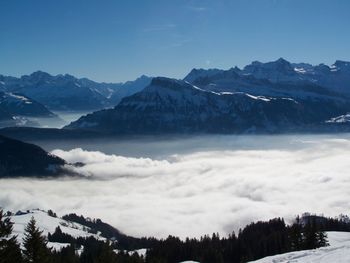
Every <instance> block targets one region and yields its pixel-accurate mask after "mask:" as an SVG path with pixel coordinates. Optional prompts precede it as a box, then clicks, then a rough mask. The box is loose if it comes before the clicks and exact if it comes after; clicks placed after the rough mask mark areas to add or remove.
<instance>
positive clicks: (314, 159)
mask: <svg viewBox="0 0 350 263" xmlns="http://www.w3.org/2000/svg"><path fill="white" fill-rule="evenodd" d="M276 137H277V136H276ZM276 137H257V138H256V139H257V140H259V142H258V143H257V144H259V147H256V149H254V147H253V145H250V147H246V148H237V149H230V150H228V149H224V150H220V149H217V148H216V149H206V150H203V151H196V152H187V153H181V154H174V153H171V154H170V155H169V156H167V157H164V159H153V158H136V157H123V156H118V155H112V154H111V155H107V154H104V153H102V152H99V151H85V150H82V149H80V148H77V149H73V150H70V151H63V150H54V151H53V153H54V154H56V155H58V156H60V157H62V158H64V159H66V160H67V161H68V162H84V163H86V165H85V166H84V167H81V168H76V169H77V171H78V172H80V173H81V174H83V175H85V176H86V177H87V179H67V178H66V179H57V180H39V179H2V180H0V206H3V207H4V208H5V209H11V210H17V209H27V208H42V209H49V208H50V209H53V210H54V211H56V212H57V213H58V214H60V215H63V214H64V213H71V212H75V213H78V214H83V215H85V216H91V217H99V218H101V219H102V220H104V221H106V222H108V223H110V224H112V225H114V226H115V227H117V228H119V229H120V230H121V231H123V232H125V233H127V234H130V235H134V236H144V235H146V236H157V237H165V236H167V235H169V234H172V235H179V236H181V237H184V236H200V235H203V234H206V233H212V232H219V233H221V234H224V235H225V234H228V233H230V232H231V231H232V230H235V231H237V229H238V228H239V227H242V226H244V225H245V224H247V223H250V222H251V221H256V220H265V219H270V218H273V217H278V216H283V217H285V218H286V219H291V218H293V216H294V215H296V214H300V213H303V212H306V211H310V212H315V213H324V214H325V215H330V216H336V215H338V214H340V213H350V202H349V200H350V190H349V189H350V174H349V171H350V140H349V138H348V137H342V138H339V139H337V138H335V137H334V138H332V137H323V136H314V137H312V136H308V137H307V140H306V139H305V138H303V137H300V138H297V140H295V137H294V138H293V140H292V139H291V138H288V137H286V138H285V139H283V140H280V139H279V143H280V144H281V147H280V148H278V147H276V140H277V139H276ZM310 138H313V139H310ZM229 139H230V137H227V140H229ZM262 139H263V140H264V141H263V143H266V146H267V147H266V148H265V149H264V147H261V145H262V142H261V140H262ZM228 143H229V142H228ZM272 144H273V145H274V147H268V146H269V145H272ZM288 145H291V146H290V147H289V146H288Z"/></svg>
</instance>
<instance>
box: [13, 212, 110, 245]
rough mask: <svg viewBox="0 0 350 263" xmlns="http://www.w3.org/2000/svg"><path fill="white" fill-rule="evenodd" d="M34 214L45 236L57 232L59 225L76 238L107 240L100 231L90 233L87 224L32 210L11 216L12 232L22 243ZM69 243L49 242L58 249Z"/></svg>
mask: <svg viewBox="0 0 350 263" xmlns="http://www.w3.org/2000/svg"><path fill="white" fill-rule="evenodd" d="M32 216H33V217H34V218H35V220H36V224H37V227H39V229H40V230H42V231H43V234H44V235H45V236H47V235H48V233H51V234H53V233H54V232H55V229H56V227H58V226H59V227H60V228H61V230H62V232H63V233H66V234H69V235H71V236H72V237H74V238H77V237H89V236H93V237H94V238H96V239H98V240H105V238H104V237H102V236H101V235H100V233H97V234H93V233H90V232H89V231H90V228H89V227H87V226H83V225H81V224H78V223H75V222H71V221H68V220H64V219H62V218H59V217H52V216H49V215H48V213H47V212H45V211H42V210H30V211H29V212H25V214H18V215H13V216H10V217H11V222H13V223H14V225H13V232H12V233H13V234H14V235H16V236H17V240H18V242H19V243H22V241H23V238H24V229H25V227H26V225H27V224H28V222H29V221H30V219H31V218H32ZM68 245H69V244H64V243H55V242H49V243H48V247H52V248H53V249H56V250H59V249H60V248H62V247H64V246H68Z"/></svg>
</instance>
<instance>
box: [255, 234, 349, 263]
mask: <svg viewBox="0 0 350 263" xmlns="http://www.w3.org/2000/svg"><path fill="white" fill-rule="evenodd" d="M327 234H328V240H329V244H330V246H328V247H323V248H319V249H313V250H303V251H297V252H290V253H286V254H280V255H276V256H271V257H266V258H263V259H259V260H256V261H251V262H254V263H271V262H273V263H333V262H337V263H348V262H350V233H349V232H327Z"/></svg>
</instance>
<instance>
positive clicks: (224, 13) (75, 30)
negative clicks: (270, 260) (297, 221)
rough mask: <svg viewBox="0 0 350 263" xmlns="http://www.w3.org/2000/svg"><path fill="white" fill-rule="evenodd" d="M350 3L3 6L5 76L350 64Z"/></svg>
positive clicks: (15, 1)
mask: <svg viewBox="0 0 350 263" xmlns="http://www.w3.org/2000/svg"><path fill="white" fill-rule="evenodd" d="M349 12H350V1H348V0H231V1H225V0H216V1H214V0H212V1H206V0H201V1H199V0H172V1H170V0H169V1H168V0H143V1H142V0H124V1H120V0H114V1H112V0H110V1H108V0H100V1H97V0H96V1H92V0H60V1H58V0H52V1H48V0H32V1H26V0H1V1H0V32H1V33H0V74H5V75H14V76H20V75H23V74H29V73H31V72H33V71H35V70H43V71H47V72H49V73H51V74H59V73H70V74H72V75H75V76H77V77H88V78H91V79H93V80H97V81H106V82H119V81H126V80H131V79H135V78H136V77H138V76H139V75H141V74H146V75H151V76H168V77H175V78H182V77H184V76H185V75H186V73H188V72H189V71H190V70H191V69H192V68H194V67H196V68H211V67H216V68H224V69H225V68H230V67H232V66H236V65H237V66H239V67H242V66H244V65H246V64H248V63H250V62H251V61H253V60H260V61H271V60H275V59H277V58H279V57H284V58H286V59H287V60H290V61H292V62H301V61H305V62H310V63H312V64H319V63H322V62H323V63H326V64H332V63H333V62H334V61H335V60H336V59H342V60H350V31H349V28H350V16H349Z"/></svg>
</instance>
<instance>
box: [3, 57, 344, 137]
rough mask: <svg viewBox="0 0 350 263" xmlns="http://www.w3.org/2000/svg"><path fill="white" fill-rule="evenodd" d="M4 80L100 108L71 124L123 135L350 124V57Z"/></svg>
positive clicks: (52, 104) (55, 104) (9, 86)
mask: <svg viewBox="0 0 350 263" xmlns="http://www.w3.org/2000/svg"><path fill="white" fill-rule="evenodd" d="M6 79H7V80H6ZM2 83H5V85H3V88H4V87H5V90H6V91H7V92H12V91H20V92H22V93H23V94H28V95H30V96H31V97H35V99H36V100H38V101H39V102H42V103H43V104H44V105H45V106H47V107H48V108H55V109H70V110H72V109H78V108H80V109H82V108H84V107H85V108H89V109H94V108H96V109H100V110H97V111H95V112H93V113H91V114H88V115H86V116H83V117H81V118H80V119H79V120H77V121H74V122H72V123H71V124H69V125H67V126H66V127H65V128H64V129H65V130H81V131H82V130H84V131H94V132H96V131H97V132H103V133H109V134H117V135H118V134H159V133H271V132H294V131H295V132H301V131H319V130H327V131H339V130H341V131H344V130H349V125H348V124H349V121H347V120H349V118H345V117H344V116H348V112H350V63H349V62H345V61H339V60H338V61H336V62H335V63H334V64H333V65H331V66H327V65H324V64H320V65H317V66H313V65H311V64H307V63H290V62H288V61H286V60H285V59H283V58H280V59H278V60H276V61H273V62H267V63H262V62H258V61H255V62H252V63H251V64H250V65H247V66H245V67H244V68H243V69H240V68H238V67H234V68H230V69H228V70H221V69H193V70H191V72H190V73H189V74H188V75H187V76H185V78H184V79H183V80H178V79H170V78H165V77H156V78H153V79H152V78H149V77H146V76H142V77H140V78H139V79H137V80H135V81H131V82H126V83H123V84H107V83H97V82H93V81H91V80H88V79H77V78H75V77H73V76H70V75H57V76H51V75H49V74H47V73H44V72H35V73H33V74H31V75H29V76H22V77H21V78H19V79H15V80H14V79H13V78H12V77H5V78H4V77H3V78H2ZM14 83H17V84H14ZM21 83H22V84H21ZM63 97H64V99H63ZM73 105H74V106H73ZM112 105H113V107H112ZM335 120H343V121H342V122H340V121H335Z"/></svg>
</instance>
